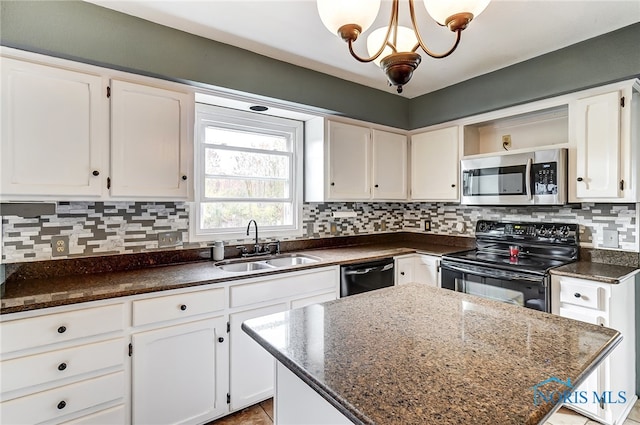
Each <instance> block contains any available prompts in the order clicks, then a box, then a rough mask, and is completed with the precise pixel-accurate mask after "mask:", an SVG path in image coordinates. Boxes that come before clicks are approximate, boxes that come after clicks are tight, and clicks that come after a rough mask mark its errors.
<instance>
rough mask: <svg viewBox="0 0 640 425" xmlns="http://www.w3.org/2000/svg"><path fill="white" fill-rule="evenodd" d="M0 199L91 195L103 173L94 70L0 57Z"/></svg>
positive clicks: (98, 191) (102, 104) (102, 119)
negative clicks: (0, 116) (88, 71)
mask: <svg viewBox="0 0 640 425" xmlns="http://www.w3.org/2000/svg"><path fill="white" fill-rule="evenodd" d="M0 65H1V66H0V68H1V73H2V80H1V81H2V82H1V89H2V96H1V97H2V101H1V102H2V103H1V105H2V112H1V113H2V126H1V127H2V138H1V141H0V164H1V166H2V172H1V175H0V181H1V186H0V197H1V198H2V199H4V200H11V199H18V200H19V199H32V198H33V199H36V198H45V199H51V200H59V199H58V198H57V196H62V197H68V196H76V197H77V196H82V197H84V198H86V199H94V198H99V197H100V196H101V195H102V191H103V188H104V187H105V184H104V182H105V181H106V178H107V176H108V171H109V170H108V169H107V161H106V155H107V149H106V148H107V143H108V119H109V117H108V110H107V104H106V102H107V98H106V92H104V91H103V87H104V85H103V79H102V77H101V76H100V75H96V74H92V73H84V72H77V71H72V70H69V69H65V68H61V67H54V66H45V65H40V64H36V63H31V62H26V61H20V60H15V59H11V58H7V57H2V58H0Z"/></svg>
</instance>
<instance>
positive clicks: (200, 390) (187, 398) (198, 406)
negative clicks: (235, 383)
mask: <svg viewBox="0 0 640 425" xmlns="http://www.w3.org/2000/svg"><path fill="white" fill-rule="evenodd" d="M219 338H222V339H223V340H222V341H219ZM226 338H227V334H226V322H225V321H224V319H223V318H221V317H219V318H214V319H208V320H201V321H197V322H190V323H186V324H183V325H177V326H170V327H166V328H161V329H157V330H152V331H148V332H141V333H137V334H134V335H133V337H132V343H133V356H132V357H133V359H132V361H133V363H132V386H133V389H132V396H133V397H132V413H133V423H136V424H175V423H203V422H206V421H207V420H209V419H211V418H213V417H216V416H219V415H221V414H223V413H225V412H226V409H227V404H226V393H227V387H228V385H227V383H228V381H227V379H228V375H227V373H226V367H225V365H226V364H227V359H228V357H227V356H228V354H227V343H226Z"/></svg>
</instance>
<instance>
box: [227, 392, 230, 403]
mask: <svg viewBox="0 0 640 425" xmlns="http://www.w3.org/2000/svg"><path fill="white" fill-rule="evenodd" d="M227 404H231V394H229V393H227Z"/></svg>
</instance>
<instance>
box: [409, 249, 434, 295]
mask: <svg viewBox="0 0 640 425" xmlns="http://www.w3.org/2000/svg"><path fill="white" fill-rule="evenodd" d="M439 261H440V260H439V259H438V257H434V256H431V255H416V256H415V258H414V268H413V280H414V281H415V282H419V283H424V284H427V285H431V286H436V287H438V286H440V274H439V272H438V268H439V265H438V263H439Z"/></svg>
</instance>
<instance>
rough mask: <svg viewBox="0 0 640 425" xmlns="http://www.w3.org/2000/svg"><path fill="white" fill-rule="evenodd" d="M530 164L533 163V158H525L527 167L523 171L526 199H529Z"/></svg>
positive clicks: (530, 197)
mask: <svg viewBox="0 0 640 425" xmlns="http://www.w3.org/2000/svg"><path fill="white" fill-rule="evenodd" d="M531 164H533V158H529V159H527V169H526V171H525V176H524V179H525V186H526V187H527V199H528V200H531V199H532V196H531Z"/></svg>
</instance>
